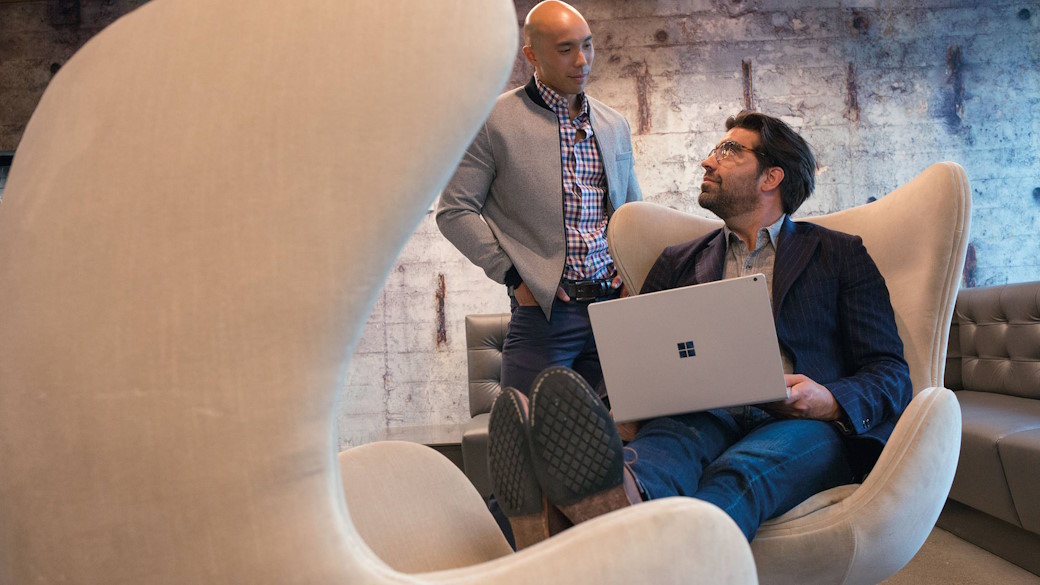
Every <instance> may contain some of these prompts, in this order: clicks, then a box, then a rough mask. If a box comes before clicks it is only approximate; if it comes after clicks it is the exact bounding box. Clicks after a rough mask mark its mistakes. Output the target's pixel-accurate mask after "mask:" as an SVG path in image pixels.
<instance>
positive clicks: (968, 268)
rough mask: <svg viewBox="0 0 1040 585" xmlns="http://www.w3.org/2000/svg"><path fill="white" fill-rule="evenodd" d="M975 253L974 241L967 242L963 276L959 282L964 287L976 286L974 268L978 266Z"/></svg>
mask: <svg viewBox="0 0 1040 585" xmlns="http://www.w3.org/2000/svg"><path fill="white" fill-rule="evenodd" d="M976 254H977V252H976V248H975V242H969V243H968V253H967V254H966V255H965V257H964V277H963V278H962V279H961V283H962V284H963V285H964V287H965V288H975V286H977V284H976V282H975V269H976V268H977V267H978V265H979V261H978V257H977V256H976Z"/></svg>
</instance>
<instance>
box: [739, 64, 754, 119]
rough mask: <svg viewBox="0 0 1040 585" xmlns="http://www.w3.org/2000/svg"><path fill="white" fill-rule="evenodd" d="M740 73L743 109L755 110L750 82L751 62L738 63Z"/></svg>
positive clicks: (752, 88)
mask: <svg viewBox="0 0 1040 585" xmlns="http://www.w3.org/2000/svg"><path fill="white" fill-rule="evenodd" d="M740 72H741V75H742V77H743V79H744V109H745V110H754V109H755V92H754V87H753V86H752V81H751V61H743V60H742V61H741V62H740Z"/></svg>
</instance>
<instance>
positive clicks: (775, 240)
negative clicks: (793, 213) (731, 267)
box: [722, 213, 787, 250]
mask: <svg viewBox="0 0 1040 585" xmlns="http://www.w3.org/2000/svg"><path fill="white" fill-rule="evenodd" d="M785 219H787V214H786V213H784V214H781V215H780V219H778V220H776V222H775V223H773V225H770V226H766V227H764V228H761V229H759V230H758V237H757V238H756V239H755V249H756V250H757V249H758V248H761V247H762V246H765V245H766V242H769V243H770V244H772V245H773V249H774V250H775V249H777V246H778V244H779V240H780V230H781V228H783V227H784V220H785ZM763 232H765V234H766V237H765V238H763V237H762V233H763ZM722 235H723V236H724V237H725V241H726V249H727V250H728V249H729V241H730V238H732V237H737V238H739V237H740V236H738V235H736V233H734V232H733V230H731V229H729V226H725V225H724V226H722Z"/></svg>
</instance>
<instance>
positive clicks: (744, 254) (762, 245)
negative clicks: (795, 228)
mask: <svg viewBox="0 0 1040 585" xmlns="http://www.w3.org/2000/svg"><path fill="white" fill-rule="evenodd" d="M786 218H787V215H781V216H780V219H778V220H777V221H776V223H774V224H773V225H771V226H768V227H764V228H762V229H760V230H758V235H757V236H756V237H755V249H754V250H748V247H747V244H745V243H744V240H742V239H740V236H738V235H737V234H736V233H734V232H733V231H732V230H730V229H729V228H728V227H723V228H722V233H723V235H724V236H725V239H726V261H725V263H724V265H723V272H722V278H724V279H729V278H738V277H741V276H748V275H751V274H758V273H760V272H761V273H762V274H764V275H765V277H766V290H768V291H769V298H770V300H772V298H773V263H774V262H775V261H776V248H777V244H778V243H779V242H778V239H779V237H780V228H781V227H782V226H783V225H784V219H786ZM780 359H781V361H782V362H783V364H784V373H785V374H791V373H794V368H793V366H792V365H791V360H790V358H789V357H788V356H787V353H786V352H784V351H783V350H781V351H780Z"/></svg>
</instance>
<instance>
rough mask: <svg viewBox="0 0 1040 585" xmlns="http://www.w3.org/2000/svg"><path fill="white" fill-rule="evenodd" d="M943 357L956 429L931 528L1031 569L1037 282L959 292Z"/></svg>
mask: <svg viewBox="0 0 1040 585" xmlns="http://www.w3.org/2000/svg"><path fill="white" fill-rule="evenodd" d="M946 362H947V363H946V385H947V386H948V387H949V388H950V389H952V390H954V391H955V392H956V395H957V399H958V401H959V402H960V406H961V415H962V420H963V427H962V428H963V434H962V439H961V441H962V443H961V454H960V462H959V464H958V466H957V474H956V476H955V478H954V481H953V487H952V489H951V490H950V496H949V499H948V501H947V504H946V507H945V508H944V509H943V513H942V515H941V516H940V518H939V522H938V524H939V526H940V527H942V528H944V529H946V530H948V531H950V532H952V533H954V534H956V535H957V536H960V537H961V538H963V539H965V540H968V541H970V542H973V543H975V544H977V545H979V546H981V547H982V548H985V549H987V550H990V551H991V552H993V553H995V554H997V555H1000V556H1002V557H1004V558H1005V559H1007V560H1009V561H1011V562H1013V563H1016V564H1018V565H1020V566H1022V567H1024V568H1025V569H1027V570H1029V571H1031V572H1033V573H1036V574H1040V282H1028V283H1022V284H1009V285H1003V286H993V287H986V288H976V289H965V290H962V291H960V293H959V294H958V295H957V306H956V310H955V312H954V317H953V324H952V327H951V329H950V343H949V350H948V352H947V360H946Z"/></svg>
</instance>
